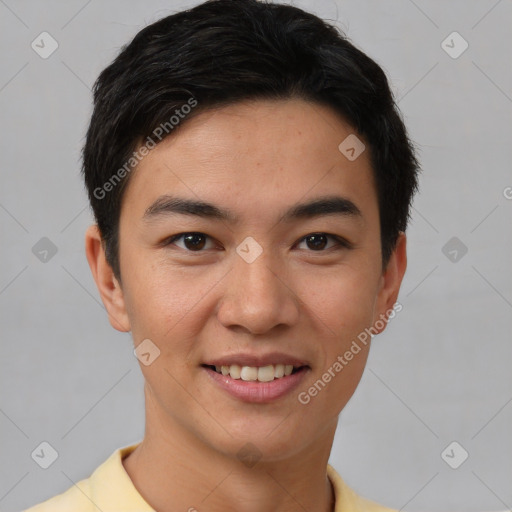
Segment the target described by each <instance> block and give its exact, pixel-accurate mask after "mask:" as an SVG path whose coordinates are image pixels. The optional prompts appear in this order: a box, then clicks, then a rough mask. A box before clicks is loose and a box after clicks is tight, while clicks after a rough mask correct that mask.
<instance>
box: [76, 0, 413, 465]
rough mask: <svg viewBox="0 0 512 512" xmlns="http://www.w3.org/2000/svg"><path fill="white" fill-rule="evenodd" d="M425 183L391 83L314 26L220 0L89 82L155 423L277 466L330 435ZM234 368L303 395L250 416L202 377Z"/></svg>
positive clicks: (179, 17)
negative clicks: (147, 354)
mask: <svg viewBox="0 0 512 512" xmlns="http://www.w3.org/2000/svg"><path fill="white" fill-rule="evenodd" d="M344 141H349V142H351V143H352V144H348V142H347V143H344ZM354 141H355V144H356V146H355V155H354V151H352V152H351V153H347V152H346V150H347V147H346V146H347V144H348V145H349V146H350V147H352V146H354ZM354 156H356V158H353V157H354ZM349 157H351V158H349ZM417 172H418V166H417V161H416V159H415V155H414V151H413V148H412V145H411V143H410V141H409V139H408V137H407V133H406V129H405V127H404V124H403V122H402V120H401V117H400V114H399V112H398V109H397V107H396V105H395V102H394V100H393V97H392V94H391V91H390V88H389V85H388V82H387V79H386V77H385V74H384V73H383V71H382V70H381V68H380V67H379V66H378V65H377V64H376V63H375V62H374V61H372V60H371V59H370V58H369V57H368V56H366V55H365V54H364V53H362V52H361V51H359V50H358V49H356V48H355V47H354V46H353V45H352V44H351V43H350V42H349V41H348V40H347V38H346V37H344V36H343V35H342V34H341V33H340V32H339V31H338V30H337V29H336V28H334V27H333V26H330V25H328V24H327V23H325V22H323V21H322V20H320V19H319V18H317V17H315V16H314V15H312V14H309V13H306V12H304V11H302V10H300V9H298V8H295V7H292V6H288V5H277V4H276V5H274V4H267V3H263V2H259V1H256V0H242V1H241V0H214V1H210V2H206V3H204V4H201V5H199V6H197V7H195V8H193V9H190V10H188V11H184V12H180V13H177V14H175V15H172V16H168V17H166V18H164V19H162V20H160V21H158V22H156V23H154V24H152V25H150V26H148V27H146V28H145V29H143V30H142V31H140V32H139V33H138V34H137V35H136V36H135V38H134V39H133V41H132V42H131V43H130V44H128V45H127V46H125V47H124V48H123V49H122V51H121V53H120V54H119V56H118V57H117V58H116V59H115V60H114V62H113V63H112V64H110V65H109V66H108V67H107V68H106V69H105V70H104V71H103V72H102V73H101V74H100V76H99V78H98V80H97V82H96V84H95V87H94V112H93V115H92V119H91V123H90V126H89V129H88V132H87V139H86V143H85V146H84V150H83V174H84V178H85V183H86V186H87V190H88V194H89V199H90V202H91V206H92V209H93V212H94V216H95V219H96V223H97V225H96V226H93V227H91V228H90V229H89V230H88V232H87V235H86V249H87V257H88V260H89V263H90V265H91V269H92V272H93V275H94V278H95V280H96V283H97V285H98V289H99V291H100V294H101V296H102V300H103V302H104V304H105V306H106V308H107V311H108V314H109V318H110V322H111V324H112V325H113V326H114V327H115V328H116V329H118V330H120V331H126V332H128V331H131V332H132V336H133V340H134V343H135V345H136V346H138V345H139V344H140V343H141V342H142V341H143V340H147V339H149V340H151V343H152V344H153V345H154V346H155V347H157V348H158V350H159V351H160V352H159V356H158V358H156V359H155V360H154V361H153V362H152V363H151V364H150V365H147V366H146V365H145V364H141V368H142V371H143V373H144V377H145V379H146V393H147V397H149V399H150V400H151V401H152V403H153V411H154V412H153V414H158V415H159V417H160V419H164V421H168V422H169V424H171V423H172V424H173V425H180V426H181V427H182V428H183V429H184V431H187V432H189V433H192V434H193V435H194V436H195V437H196V438H197V439H200V440H201V441H202V442H204V443H205V444H207V445H208V446H215V447H216V449H218V450H220V451H222V452H224V453H234V452H236V451H237V450H238V449H239V447H240V443H241V442H242V441H243V440H251V441H252V442H253V443H254V444H256V445H257V446H258V447H260V449H261V451H262V452H263V453H264V454H265V453H267V454H268V457H271V456H272V457H280V456H282V457H285V456H286V455H287V454H288V455H289V454H290V453H291V451H293V450H295V451H299V450H301V449H305V447H306V446H307V445H308V444H309V443H311V442H312V441H313V440H314V439H318V438H319V437H321V436H322V435H323V434H325V432H326V430H327V429H331V430H332V428H333V427H334V426H335V423H336V419H337V415H338V414H339V412H340V411H341V409H342V408H343V407H344V406H345V404H346V403H347V402H348V400H349V399H350V397H351V396H352V394H353V392H354V390H355V388H356V387H357V384H358V382H359V380H360V378H361V375H362V372H363V370H364V366H365V362H366V357H367V354H368V349H369V346H370V344H369V343H366V344H365V343H359V344H358V345H359V351H357V352H356V349H354V350H352V352H353V353H354V354H353V357H351V358H350V361H347V364H343V368H342V369H341V370H339V371H337V370H336V368H339V366H338V367H336V368H333V367H334V366H335V365H334V363H335V362H336V361H338V362H339V359H338V356H340V355H341V356H343V354H345V353H346V352H347V351H349V350H350V347H353V341H354V340H356V339H358V336H360V334H361V333H362V332H363V331H364V330H365V329H368V328H371V327H372V328H373V331H372V332H373V333H376V332H380V331H382V330H383V329H384V328H385V322H384V323H383V325H382V324H380V325H382V326H381V327H378V328H375V327H374V326H375V323H376V322H377V320H379V319H382V318H383V317H386V316H387V315H388V314H389V312H390V311H392V310H393V305H394V304H395V302H396V299H397V296H398V291H399V288H400V283H401V280H402V277H403V274H404V272H405V267H406V253H405V234H404V233H405V230H406V226H407V221H408V217H409V209H410V205H411V201H412V197H413V194H414V192H415V191H416V188H417ZM205 203H207V204H205ZM180 234H182V235H183V236H182V237H179V236H177V235H180ZM249 255H250V256H249ZM359 339H361V338H360V337H359ZM277 353H279V355H277ZM237 354H242V355H244V357H245V356H248V355H252V356H255V357H256V358H257V357H259V356H262V357H263V359H262V361H263V360H264V359H265V361H266V357H267V356H269V357H270V358H271V357H272V354H274V355H275V357H276V358H277V359H279V360H281V359H282V357H285V358H286V357H289V358H290V359H294V361H295V363H296V364H297V366H301V367H303V370H302V371H303V376H302V380H301V381H300V384H299V385H298V387H297V388H296V389H295V391H294V392H293V393H289V394H287V395H286V396H283V397H281V398H279V399H275V400H271V401H267V402H265V401H264V402H262V403H258V404H255V403H252V402H251V403H249V402H246V401H243V400H242V401H241V400H239V399H238V398H235V397H233V396H230V395H229V394H226V392H225V391H224V390H222V389H220V388H219V387H217V385H216V384H215V382H214V381H213V380H212V378H211V375H210V374H209V373H208V372H211V371H212V370H211V369H207V367H206V366H207V365H213V366H215V363H216V362H221V360H225V361H228V360H235V359H236V357H237ZM223 358H224V359H223ZM276 362H278V361H277V360H276ZM299 363H300V364H299ZM340 364H341V363H340ZM254 366H259V365H258V364H256V363H255V364H254ZM329 368H331V371H330V375H331V378H330V379H328V380H329V382H328V383H326V386H323V387H322V389H321V390H318V391H317V393H313V394H314V399H310V400H307V403H301V401H300V400H298V399H297V397H298V395H299V393H300V392H301V391H304V390H307V389H309V388H310V387H311V386H312V385H313V384H314V383H315V382H318V380H319V379H322V375H324V374H325V372H326V371H328V370H329ZM323 380H325V379H323ZM318 387H319V386H318V385H317V388H318ZM184 388H185V389H186V390H187V392H184V390H183V389H184ZM310 395H311V393H310V394H308V396H310ZM191 396H193V397H194V398H193V399H192V398H191ZM303 396H304V395H303ZM304 401H305V400H303V402H304ZM212 403H216V404H218V405H216V411H207V409H208V404H212ZM215 412H217V417H216V420H217V421H213V420H212V416H211V414H214V416H216V415H215ZM311 413H312V414H311ZM306 415H307V417H308V418H309V419H308V420H307V421H304V418H305V416H306ZM285 418H286V420H285ZM219 422H220V424H219ZM278 425H280V427H277V428H276V426H278ZM290 429H292V430H293V431H294V435H290ZM270 432H272V435H268V434H269V433H270ZM290 439H294V441H293V447H292V444H291V441H290ZM297 439H298V440H299V441H298V442H297ZM270 454H272V455H270Z"/></svg>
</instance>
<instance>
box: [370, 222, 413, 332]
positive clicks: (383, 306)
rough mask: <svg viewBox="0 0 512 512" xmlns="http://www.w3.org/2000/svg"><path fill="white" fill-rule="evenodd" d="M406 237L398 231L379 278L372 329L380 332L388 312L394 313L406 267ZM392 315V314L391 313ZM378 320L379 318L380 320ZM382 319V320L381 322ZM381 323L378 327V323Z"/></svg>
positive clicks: (385, 324) (384, 326)
mask: <svg viewBox="0 0 512 512" xmlns="http://www.w3.org/2000/svg"><path fill="white" fill-rule="evenodd" d="M406 245H407V239H406V236H405V233H402V232H401V233H400V234H399V236H398V239H397V242H396V245H395V249H394V250H393V253H392V254H391V256H390V258H389V261H388V264H387V266H386V268H385V269H384V271H383V273H382V276H381V278H380V287H379V291H378V295H377V301H376V307H375V313H374V318H373V325H374V329H375V331H376V332H377V333H381V332H382V331H384V329H385V328H386V326H387V319H388V317H389V315H390V313H394V309H393V306H394V305H395V303H396V300H397V298H398V292H399V291H400V285H401V284H402V279H403V277H404V274H405V269H406V268H407V250H406ZM393 316H394V315H393ZM378 320H381V321H380V322H379V321H378ZM382 320H384V322H382ZM382 324H384V325H383V327H381V328H379V327H378V325H382Z"/></svg>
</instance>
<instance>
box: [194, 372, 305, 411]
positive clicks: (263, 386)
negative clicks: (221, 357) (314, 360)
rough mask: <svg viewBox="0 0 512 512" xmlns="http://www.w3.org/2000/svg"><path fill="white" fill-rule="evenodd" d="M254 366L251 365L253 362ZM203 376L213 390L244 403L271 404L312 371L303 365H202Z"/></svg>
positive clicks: (290, 391) (289, 393) (289, 392)
mask: <svg viewBox="0 0 512 512" xmlns="http://www.w3.org/2000/svg"><path fill="white" fill-rule="evenodd" d="M253 364H254V363H253ZM201 367H202V368H203V371H204V372H205V376H206V377H207V378H208V379H209V382H210V383H212V384H213V385H214V387H215V388H217V389H219V390H221V391H222V392H225V393H227V394H228V395H229V396H231V397H232V398H235V399H237V400H241V401H242V402H247V403H259V404H270V403H274V402H276V401H277V400H279V399H283V398H284V397H286V396H289V395H291V394H292V391H293V390H294V389H296V388H297V387H298V386H299V385H301V383H303V382H304V379H305V378H306V375H307V374H308V373H309V371H310V370H311V368H310V367H309V366H308V365H303V364H295V365H292V364H280V363H279V364H266V365H265V366H243V365H242V364H230V365H222V364H221V365H215V364H202V365H201Z"/></svg>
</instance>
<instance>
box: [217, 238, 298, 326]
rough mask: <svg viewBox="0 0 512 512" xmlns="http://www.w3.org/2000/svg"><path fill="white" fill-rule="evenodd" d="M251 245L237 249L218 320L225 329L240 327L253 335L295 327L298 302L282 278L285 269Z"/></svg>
mask: <svg viewBox="0 0 512 512" xmlns="http://www.w3.org/2000/svg"><path fill="white" fill-rule="evenodd" d="M251 244H252V242H251V241H247V245H244V243H242V244H240V246H239V247H238V248H237V253H238V254H237V255H236V257H235V261H234V267H233V270H232V271H231V272H230V273H229V274H228V276H227V278H228V281H227V284H226V288H225V295H224V298H223V301H222V305H221V307H220V309H219V312H218V314H219V320H220V321H221V322H222V323H223V324H224V325H225V326H226V327H228V326H233V325H239V326H242V327H245V328H246V329H247V330H249V331H251V332H254V333H256V332H260V333H262V332H266V331H268V330H270V329H272V328H273V327H274V326H276V325H279V324H288V325H291V324H293V323H294V322H296V321H297V319H298V307H297V301H296V299H295V296H294V294H293V291H292V290H291V289H290V288H291V287H290V284H287V283H286V284H285V282H284V281H285V280H284V277H280V275H279V274H280V273H282V270H281V269H282V266H281V265H280V264H279V263H278V262H277V261H276V259H275V258H274V257H273V255H272V254H271V253H270V252H268V251H263V250H262V248H261V250H256V247H255V246H254V245H252V246H251ZM258 253H259V254H258ZM248 255H250V257H248Z"/></svg>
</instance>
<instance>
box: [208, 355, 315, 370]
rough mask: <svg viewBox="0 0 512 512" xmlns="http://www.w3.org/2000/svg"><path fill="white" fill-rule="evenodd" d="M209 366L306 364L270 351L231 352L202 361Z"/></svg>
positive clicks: (297, 365) (292, 357)
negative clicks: (266, 352) (260, 352)
mask: <svg viewBox="0 0 512 512" xmlns="http://www.w3.org/2000/svg"><path fill="white" fill-rule="evenodd" d="M204 364H205V365H211V366H231V365H233V364H237V365H239V366H268V365H271V364H273V365H276V364H284V365H286V364H291V365H293V366H295V367H296V368H298V367H300V366H307V363H306V362H305V361H304V360H303V359H299V358H297V357H294V356H291V355H288V354H284V353H282V352H271V353H269V354H243V353H237V354H231V355H226V356H221V357H217V358H215V359H209V360H208V361H206V362H205V363H204Z"/></svg>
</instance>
